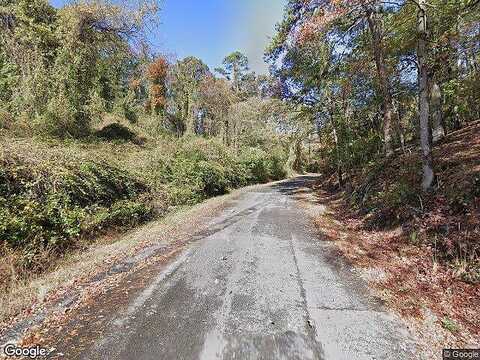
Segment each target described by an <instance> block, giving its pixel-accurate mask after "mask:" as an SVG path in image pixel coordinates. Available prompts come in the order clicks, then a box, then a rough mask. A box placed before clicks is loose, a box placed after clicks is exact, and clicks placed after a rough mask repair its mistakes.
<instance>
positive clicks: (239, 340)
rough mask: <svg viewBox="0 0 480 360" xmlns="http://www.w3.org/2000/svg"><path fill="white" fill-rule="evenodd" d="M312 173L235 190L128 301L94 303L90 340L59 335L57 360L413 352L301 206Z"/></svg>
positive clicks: (408, 355) (401, 355)
mask: <svg viewBox="0 0 480 360" xmlns="http://www.w3.org/2000/svg"><path fill="white" fill-rule="evenodd" d="M316 180H317V178H316V177H314V176H303V177H298V178H295V179H292V180H288V181H285V182H280V183H276V184H273V185H269V186H265V187H256V188H253V189H252V190H250V191H246V192H245V193H243V194H242V195H241V196H240V197H239V198H238V199H237V200H235V202H233V203H232V204H231V205H230V206H229V207H228V208H227V209H225V210H224V211H223V213H222V214H221V215H220V216H218V217H216V218H215V219H213V220H212V221H211V223H210V224H209V226H208V229H207V230H204V231H199V232H198V233H197V234H196V235H195V236H194V240H196V241H192V242H191V243H190V244H189V245H188V246H186V247H185V249H184V250H183V251H182V252H181V253H180V254H179V255H178V256H177V257H176V259H175V260H173V261H172V262H171V263H169V264H168V266H166V267H163V268H162V269H161V271H160V270H159V272H158V273H156V274H153V275H152V276H151V278H149V279H148V281H145V284H144V285H142V287H141V289H140V290H139V291H137V292H136V293H135V296H134V297H132V298H131V299H129V300H128V304H125V305H124V306H119V307H118V308H112V307H106V306H104V307H105V308H104V309H102V313H104V312H105V311H106V312H108V313H109V316H108V319H109V320H108V323H107V324H105V325H104V326H102V328H101V329H100V328H99V329H95V323H94V322H92V323H91V324H90V325H89V324H88V323H87V324H86V325H82V326H83V330H82V331H83V333H85V332H88V333H90V334H91V333H95V336H94V337H92V336H90V339H91V341H90V342H89V343H87V344H83V345H82V350H81V351H72V354H69V348H68V342H67V343H64V344H63V348H62V349H61V350H62V352H63V353H62V355H63V356H64V358H68V359H71V358H72V359H77V358H80V359H88V360H91V359H132V360H144V359H152V360H158V359H185V360H186V359H205V360H208V359H329V360H330V359H331V360H353V359H355V360H362V359H379V360H380V359H385V360H389V359H392V360H393V359H395V360H401V359H409V360H410V359H415V358H416V356H415V345H414V341H412V339H411V338H410V336H409V334H408V331H407V330H406V328H405V327H404V325H403V324H402V322H401V321H400V320H399V319H398V318H396V317H395V316H394V315H393V314H391V313H390V312H388V311H387V310H386V309H385V308H384V307H383V306H382V304H381V302H380V301H378V300H377V299H375V298H373V297H372V296H371V295H370V294H369V291H368V289H367V286H366V284H365V283H364V282H363V281H362V280H361V279H360V278H359V277H358V276H357V275H356V274H355V272H354V271H352V269H351V268H350V267H349V266H348V265H347V264H345V263H344V262H343V261H342V260H341V259H339V258H338V257H337V256H336V255H335V251H334V250H333V249H332V246H333V245H332V244H330V243H328V242H327V241H325V240H323V239H322V238H321V236H320V235H319V233H318V232H317V231H316V230H315V227H314V225H313V223H312V221H311V219H310V217H309V216H310V215H309V214H311V213H312V211H308V212H307V211H306V210H305V208H304V206H300V201H299V200H298V199H297V198H299V197H301V196H303V195H307V196H308V193H309V192H310V191H311V190H310V185H311V184H312V183H313V182H315V181H316ZM308 206H310V207H313V210H314V211H313V213H315V211H316V210H315V209H317V210H318V211H319V212H321V211H323V207H322V206H321V204H315V203H314V202H313V201H312V202H311V203H310V204H309V205H308ZM107 296H108V294H107ZM99 306H100V307H101V304H99ZM72 346H73V345H72ZM77 350H78V349H77Z"/></svg>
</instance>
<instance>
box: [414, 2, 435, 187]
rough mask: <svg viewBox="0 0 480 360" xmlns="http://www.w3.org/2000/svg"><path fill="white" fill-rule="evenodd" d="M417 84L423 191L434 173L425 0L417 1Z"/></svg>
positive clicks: (430, 183)
mask: <svg viewBox="0 0 480 360" xmlns="http://www.w3.org/2000/svg"><path fill="white" fill-rule="evenodd" d="M417 31H418V48H417V58H418V85H419V101H418V104H419V105H418V108H419V118H420V145H421V151H422V167H423V180H422V188H423V190H424V191H427V190H430V189H431V188H432V185H433V181H434V178H435V173H434V170H433V157H432V144H431V142H430V124H429V122H428V120H429V119H428V118H429V98H428V68H427V64H426V55H427V11H426V0H419V1H418V24H417Z"/></svg>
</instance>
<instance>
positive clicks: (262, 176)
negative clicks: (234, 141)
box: [239, 148, 269, 184]
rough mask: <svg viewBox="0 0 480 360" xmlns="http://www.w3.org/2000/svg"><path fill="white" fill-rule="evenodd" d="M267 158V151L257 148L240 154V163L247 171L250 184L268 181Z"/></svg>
mask: <svg viewBox="0 0 480 360" xmlns="http://www.w3.org/2000/svg"><path fill="white" fill-rule="evenodd" d="M266 157H267V154H266V153H265V151H263V150H260V149H256V148H249V149H247V150H245V151H243V152H242V153H241V154H240V160H239V161H240V163H241V164H242V165H243V166H244V168H245V169H246V172H247V181H248V183H249V184H254V183H264V182H267V181H268V178H269V171H268V164H267V162H266V160H265V158H266Z"/></svg>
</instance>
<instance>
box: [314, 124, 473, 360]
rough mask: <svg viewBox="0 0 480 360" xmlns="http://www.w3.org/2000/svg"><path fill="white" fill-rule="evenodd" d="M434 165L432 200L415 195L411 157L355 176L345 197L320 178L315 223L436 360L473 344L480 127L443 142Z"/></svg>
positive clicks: (415, 178) (415, 163)
mask: <svg viewBox="0 0 480 360" xmlns="http://www.w3.org/2000/svg"><path fill="white" fill-rule="evenodd" d="M434 157H435V168H436V171H437V186H436V189H435V191H434V192H433V193H431V194H422V192H421V191H420V190H419V189H418V185H417V184H419V183H420V176H421V173H420V172H419V170H418V169H420V167H419V161H420V160H419V156H418V154H417V153H413V152H412V153H405V154H402V155H400V156H398V157H397V158H395V159H394V160H391V161H389V162H387V163H383V164H380V165H379V164H377V166H376V167H373V168H371V169H368V170H367V171H363V172H359V173H357V174H355V175H354V176H352V178H351V183H350V185H349V186H348V187H349V191H345V190H344V189H338V188H337V187H336V186H335V179H334V177H325V179H324V180H323V181H322V182H320V183H319V184H318V185H317V188H316V197H317V201H318V202H319V203H323V204H325V205H327V206H328V209H329V211H328V212H326V213H325V214H324V215H322V216H318V217H317V218H316V222H317V225H318V229H319V230H320V231H321V233H322V236H323V237H324V238H325V239H326V240H328V241H332V242H335V244H336V245H337V247H338V249H339V253H340V254H341V255H342V256H344V257H346V258H347V259H348V260H349V261H350V262H351V263H352V264H353V265H354V266H356V267H357V268H359V269H361V272H362V273H363V275H364V276H365V277H366V278H367V279H368V280H369V282H370V283H371V285H372V287H373V288H374V289H375V291H376V292H377V294H378V296H380V297H381V298H382V299H383V300H384V301H385V302H386V304H387V305H388V306H390V307H391V308H393V309H395V310H396V311H397V312H398V313H399V314H401V315H402V316H403V317H404V318H405V319H406V321H407V323H408V324H409V325H410V326H411V327H412V328H413V329H414V330H415V331H416V332H417V334H418V335H419V337H420V338H422V339H424V341H425V346H427V347H432V346H433V347H432V355H434V354H435V355H434V356H438V351H439V350H441V349H442V348H445V347H448V346H452V347H467V346H478V345H479V339H480V312H479V311H478V309H480V122H475V123H473V124H471V125H470V126H468V127H466V128H464V129H462V130H459V131H457V132H454V133H451V134H449V135H448V136H447V138H446V139H444V141H443V142H442V143H441V144H439V145H437V146H436V147H435V150H434ZM435 348H436V349H435Z"/></svg>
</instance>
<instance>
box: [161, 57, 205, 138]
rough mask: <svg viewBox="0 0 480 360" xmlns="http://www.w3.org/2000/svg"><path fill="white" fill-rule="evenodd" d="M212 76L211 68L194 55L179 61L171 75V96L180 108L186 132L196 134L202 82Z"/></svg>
mask: <svg viewBox="0 0 480 360" xmlns="http://www.w3.org/2000/svg"><path fill="white" fill-rule="evenodd" d="M208 76H210V70H209V68H208V66H207V65H206V64H204V63H203V62H202V61H201V60H200V59H198V58H195V57H193V56H189V57H186V58H185V59H183V60H181V61H178V62H177V63H176V64H175V65H174V66H173V67H172V70H171V72H170V75H169V87H170V91H171V96H172V97H173V99H174V102H175V104H176V106H177V107H178V109H179V114H180V115H179V117H180V118H181V120H182V123H183V127H184V132H185V133H186V134H195V133H196V127H197V120H198V116H199V111H201V109H200V108H199V106H198V99H199V91H200V84H201V82H202V81H203V80H204V79H205V78H207V77H208Z"/></svg>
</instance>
